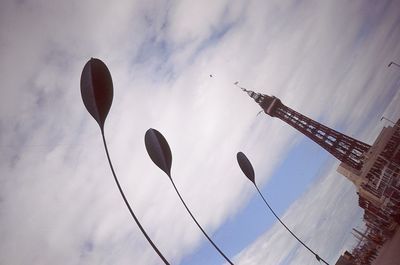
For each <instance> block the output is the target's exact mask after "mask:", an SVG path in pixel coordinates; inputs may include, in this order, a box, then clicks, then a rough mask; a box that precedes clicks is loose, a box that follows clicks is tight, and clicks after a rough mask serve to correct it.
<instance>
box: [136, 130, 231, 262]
mask: <svg viewBox="0 0 400 265" xmlns="http://www.w3.org/2000/svg"><path fill="white" fill-rule="evenodd" d="M144 143H145V145H146V150H147V153H148V154H149V156H150V158H151V160H152V161H153V163H154V164H156V165H157V166H158V167H159V168H160V169H161V170H162V171H164V172H165V174H167V176H168V177H169V180H170V181H171V183H172V186H174V189H175V191H176V193H177V194H178V196H179V199H181V202H182V204H183V206H185V208H186V211H187V212H188V213H189V215H190V216H191V217H192V219H193V221H194V222H195V223H196V225H197V226H198V227H199V229H200V230H201V232H203V234H204V236H205V237H206V238H207V239H208V241H210V243H211V244H212V245H213V246H214V248H215V249H216V250H217V251H218V252H219V253H220V254H221V256H223V257H224V258H225V260H226V261H227V262H228V263H229V264H231V265H233V262H232V261H231V260H230V259H229V258H228V257H227V256H226V255H225V254H224V253H223V252H222V250H221V249H219V248H218V246H217V245H216V244H215V243H214V242H213V241H212V239H211V238H210V237H209V236H208V235H207V233H206V232H205V231H204V229H203V228H202V227H201V225H200V224H199V223H198V222H197V220H196V218H194V216H193V214H192V212H191V211H190V210H189V208H188V207H187V205H186V203H185V201H184V200H183V198H182V196H181V194H180V193H179V191H178V189H177V188H176V186H175V183H174V180H173V179H172V177H171V165H172V154H171V149H170V148H169V145H168V142H167V140H166V139H165V137H164V136H163V135H162V134H161V133H160V132H159V131H157V130H155V129H152V128H150V129H148V130H147V132H146V134H145V136H144Z"/></svg>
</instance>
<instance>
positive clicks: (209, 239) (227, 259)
mask: <svg viewBox="0 0 400 265" xmlns="http://www.w3.org/2000/svg"><path fill="white" fill-rule="evenodd" d="M170 180H171V182H172V185H173V186H174V189H175V191H176V193H177V194H178V196H179V199H181V202H182V203H183V205H184V206H185V208H186V210H187V211H188V213H189V214H190V216H191V217H192V219H193V221H194V222H195V223H196V225H197V226H198V227H199V228H200V230H201V232H203V234H204V236H205V237H206V238H207V239H208V241H210V243H211V244H212V245H213V246H214V248H215V249H216V250H217V251H218V252H219V253H220V254H221V255H222V256H223V257H224V258H225V260H226V261H227V262H229V264H231V265H234V264H233V262H232V261H231V260H230V259H229V258H228V257H227V256H226V255H225V254H224V253H223V252H222V251H221V250H220V249H219V248H218V246H217V245H216V244H215V243H214V242H213V241H212V240H211V238H210V237H209V236H208V235H207V233H206V232H205V231H204V229H203V228H202V227H201V225H200V224H199V223H198V222H197V220H196V218H194V216H193V214H192V212H191V211H190V210H189V208H188V207H187V205H186V203H185V201H184V200H183V199H182V196H181V194H180V193H179V191H178V189H177V188H176V186H175V183H174V181H173V180H172V178H171V177H170Z"/></svg>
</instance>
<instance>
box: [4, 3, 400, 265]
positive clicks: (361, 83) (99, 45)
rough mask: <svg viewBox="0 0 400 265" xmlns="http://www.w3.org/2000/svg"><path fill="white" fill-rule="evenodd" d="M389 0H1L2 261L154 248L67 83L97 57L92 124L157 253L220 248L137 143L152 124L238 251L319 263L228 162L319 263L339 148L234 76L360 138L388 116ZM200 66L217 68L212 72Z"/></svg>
mask: <svg viewBox="0 0 400 265" xmlns="http://www.w3.org/2000/svg"><path fill="white" fill-rule="evenodd" d="M399 12H400V2H399V1H398V0H393V1H385V0H380V1H372V0H371V1H370V0H359V1H357V0H354V1H344V0H338V1H320V0H314V1H312V0H310V1H308V0H302V1H298V0H285V1H262V0H259V1H257V0H254V1H251V0H250V1H239V0H233V1H224V0H215V1H163V0H148V1H134V0H121V1H93V0H92V1H77V0H72V1H48V0H37V1H29V0H28V1H13V0H3V1H1V3H0V54H1V61H0V80H1V82H2V85H1V88H0V100H1V104H0V150H1V152H0V166H1V175H0V183H1V184H0V237H1V243H0V263H1V264H9V265H14V264H60V265H67V264H68V265H69V264H72V265H75V264H76V265H78V264H93V265H94V264H116V265H124V264H145V265H147V264H149V265H152V264H161V261H160V259H159V258H158V256H157V255H156V254H155V253H154V251H153V250H152V249H151V247H150V245H149V244H148V242H147V241H146V239H145V238H144V236H143V235H142V234H141V232H140V231H139V229H138V227H137V226H136V224H135V223H134V222H133V221H132V219H131V217H130V215H129V212H128V210H127V209H126V207H125V205H124V204H123V201H122V200H121V196H120V194H119V193H118V190H117V187H116V186H115V184H114V181H113V179H112V175H111V172H110V169H109V167H108V164H107V160H106V156H105V153H104V150H103V146H102V140H101V136H100V131H99V128H98V126H97V124H96V122H95V121H94V120H93V119H92V117H91V116H90V115H89V114H88V113H87V111H86V109H85V108H84V105H83V103H82V100H81V96H80V86H79V83H80V75H81V71H82V69H83V66H84V65H85V63H86V62H87V61H88V60H89V59H90V58H91V57H95V58H100V59H101V60H103V61H104V62H105V63H106V64H107V66H108V67H109V69H110V72H111V74H112V77H113V83H114V101H113V106H112V108H111V111H110V113H109V116H108V118H107V121H106V125H105V134H106V138H107V141H108V144H109V150H110V153H111V157H112V160H113V162H114V167H115V170H116V173H117V175H118V176H119V179H120V182H121V185H122V187H123V189H124V190H125V193H126V196H127V198H128V200H129V202H130V203H131V206H132V208H133V210H134V211H135V213H136V215H137V216H138V218H139V219H140V221H141V223H142V224H143V226H144V228H145V229H146V231H147V232H148V233H149V235H150V237H151V238H152V239H153V241H154V242H155V243H156V245H157V246H158V247H159V249H160V250H161V252H162V253H163V254H164V256H165V257H166V258H167V259H168V260H169V261H170V263H171V264H211V265H212V264H224V262H225V260H224V259H223V258H222V257H221V256H219V254H218V253H217V252H216V251H215V250H214V249H213V248H212V247H211V246H210V244H209V243H208V242H207V241H206V240H205V238H204V236H203V235H202V234H201V232H200V231H199V230H198V229H197V227H196V226H195V224H194V223H193V222H192V221H191V219H190V217H189V216H188V215H187V213H186V212H185V209H184V208H183V206H182V205H181V204H180V201H179V199H178V197H177V196H176V194H175V192H174V190H173V187H172V186H171V183H170V182H169V180H168V178H167V177H166V176H165V174H164V173H163V172H161V171H160V170H159V169H158V168H156V167H155V166H154V165H153V164H152V162H151V161H150V159H149V157H148V156H147V154H146V151H145V147H144V133H145V132H146V130H147V129H148V128H156V129H157V130H159V131H160V132H162V133H163V134H164V136H165V137H166V138H167V140H168V141H169V144H170V146H171V149H172V153H173V166H172V177H173V178H174V180H175V183H176V185H177V187H178V189H179V190H180V191H181V194H182V196H183V197H184V198H185V200H186V202H187V204H188V205H189V207H190V208H191V210H192V212H193V214H194V215H195V216H196V217H197V219H198V221H199V222H200V223H201V224H202V225H203V227H204V228H205V230H206V231H207V232H208V233H209V234H210V235H211V237H212V238H213V239H214V240H215V242H216V243H217V244H218V246H219V247H220V248H221V249H222V250H223V251H224V252H225V253H226V254H227V255H228V256H229V257H230V258H232V259H234V261H235V264H251V265H254V264H281V265H284V264H296V265H297V264H318V263H317V261H316V260H315V259H314V257H313V256H312V255H310V253H309V252H307V251H306V250H305V249H304V248H302V247H301V245H299V244H298V243H297V242H296V241H294V239H293V238H292V237H290V235H289V234H288V233H287V232H286V231H285V230H283V229H282V227H281V226H280V225H279V224H277V223H276V221H275V220H274V219H273V216H272V215H271V214H270V213H269V212H267V209H266V208H265V205H263V204H262V201H261V200H260V198H259V197H258V196H257V194H256V192H255V190H254V187H253V186H252V185H251V184H250V183H249V181H247V180H246V179H245V177H244V176H243V175H242V173H241V172H240V169H239V167H238V165H237V163H236V153H237V152H238V151H243V152H244V153H245V154H247V156H248V157H249V159H250V160H251V161H252V163H253V166H254V168H255V171H256V181H257V183H258V185H259V187H260V188H261V191H262V192H263V193H264V195H265V196H266V197H267V199H268V200H269V202H270V204H271V205H272V206H273V207H274V208H275V209H276V211H277V213H278V214H279V215H280V216H282V217H283V219H284V221H285V222H286V223H287V225H288V226H289V227H291V228H293V230H294V232H295V233H296V234H297V235H298V236H299V237H300V238H302V239H303V240H304V241H305V242H306V243H307V244H308V245H309V246H310V247H311V248H312V249H314V250H315V251H316V252H318V253H319V254H320V256H321V257H323V258H324V259H326V260H327V261H328V262H329V263H333V264H334V262H335V261H336V260H337V258H338V256H339V255H340V254H341V253H342V252H343V251H344V250H345V249H346V248H350V247H351V246H352V245H353V244H354V240H353V239H352V237H351V234H350V231H351V228H352V227H354V226H360V224H359V223H360V217H361V214H362V213H361V211H360V209H358V207H357V198H356V196H355V189H354V188H353V187H352V185H351V184H350V183H349V182H348V181H346V180H345V179H344V177H342V176H340V175H339V174H338V173H336V172H335V169H336V167H337V165H338V162H337V161H336V160H335V159H334V158H332V157H331V156H330V155H329V154H327V153H326V152H325V151H323V150H321V149H320V148H319V147H318V146H317V145H316V144H314V143H313V142H311V141H310V140H308V139H306V138H305V137H302V135H300V134H299V133H297V132H296V131H295V130H294V129H292V128H290V127H289V126H288V125H286V124H284V123H283V122H281V121H280V120H277V119H274V118H271V117H268V116H266V115H264V114H261V115H258V116H257V112H258V111H259V110H260V108H259V106H257V105H256V104H255V103H254V101H252V100H251V99H250V98H249V97H248V96H247V95H246V94H244V93H243V92H242V91H240V90H239V89H238V88H237V87H235V86H233V83H234V82H235V81H239V82H240V84H241V85H242V86H245V87H247V88H248V89H253V90H255V91H258V92H261V93H265V94H268V95H275V96H277V97H279V98H280V99H281V100H282V102H283V103H285V104H286V105H287V106H290V107H291V108H294V109H296V110H297V111H299V112H301V113H303V114H305V115H307V116H309V117H311V118H314V119H316V120H318V121H320V122H322V123H324V124H326V125H328V126H330V127H333V128H335V129H337V130H339V131H342V132H344V133H346V134H348V135H350V136H353V137H356V138H358V139H360V140H362V141H365V142H367V143H369V144H371V143H372V142H373V140H374V139H375V137H376V136H377V135H378V133H379V131H380V130H381V129H382V127H383V126H386V125H388V124H389V122H388V121H386V120H383V121H380V119H381V117H382V116H385V117H387V118H388V119H392V120H397V119H398V118H399V117H400V106H399V102H400V98H399V97H400V93H399V90H398V87H399V85H400V68H398V67H396V66H391V67H390V68H388V67H387V65H388V64H389V62H390V61H396V62H399V61H400V45H399V42H400V16H399ZM210 74H212V76H213V77H210Z"/></svg>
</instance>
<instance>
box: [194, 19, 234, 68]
mask: <svg viewBox="0 0 400 265" xmlns="http://www.w3.org/2000/svg"><path fill="white" fill-rule="evenodd" d="M235 25H236V22H230V23H221V24H220V25H219V26H218V27H217V28H215V29H214V30H213V31H212V32H211V34H210V35H209V36H208V38H206V39H205V40H203V41H202V42H201V43H200V44H199V46H198V47H197V49H196V51H195V52H194V53H193V55H192V56H191V57H190V59H189V63H192V62H193V61H194V60H195V59H196V58H197V57H198V56H199V55H200V54H201V53H202V52H203V51H205V50H206V49H208V48H210V47H213V46H215V45H216V44H217V43H218V42H219V41H220V40H221V39H222V38H223V37H224V36H225V35H226V34H227V33H228V32H229V31H230V30H231V29H232V28H234V27H235Z"/></svg>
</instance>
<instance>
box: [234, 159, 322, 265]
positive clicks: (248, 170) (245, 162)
mask: <svg viewBox="0 0 400 265" xmlns="http://www.w3.org/2000/svg"><path fill="white" fill-rule="evenodd" d="M236 158H237V161H238V164H239V167H240V169H241V170H242V171H243V173H244V174H245V175H246V177H247V178H248V179H249V180H250V181H251V182H252V183H253V184H254V186H255V187H256V189H257V191H258V194H259V195H260V196H261V198H262V200H263V201H264V203H265V204H266V205H267V207H268V209H269V210H270V211H271V213H272V214H273V215H274V216H275V218H276V219H277V220H278V221H279V222H280V223H281V225H283V227H285V229H286V230H287V231H288V232H289V233H290V234H291V235H292V236H293V237H294V238H295V239H296V240H297V241H298V242H299V243H301V244H302V245H303V246H304V247H305V248H306V249H307V250H308V251H310V252H311V253H312V254H313V255H314V256H315V258H316V259H317V260H318V261H319V262H321V261H322V262H323V263H325V264H328V262H326V261H325V260H324V259H322V258H321V257H320V256H319V255H318V254H317V253H315V252H314V251H313V250H312V249H311V248H309V247H308V246H307V245H306V244H305V243H304V242H303V241H301V240H300V238H298V237H297V236H296V235H295V234H294V233H293V232H292V231H291V230H290V229H289V227H287V226H286V225H285V223H284V222H283V221H282V220H281V219H280V218H279V217H278V215H277V214H276V213H275V211H274V210H273V209H272V207H271V206H270V205H269V203H268V202H267V200H266V199H265V198H264V196H263V195H262V193H261V191H260V190H259V189H258V187H257V184H256V181H255V174H254V169H253V166H252V165H251V163H250V160H249V159H248V158H247V157H246V155H245V154H243V153H242V152H238V153H237V155H236ZM328 265H329V264H328Z"/></svg>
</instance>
